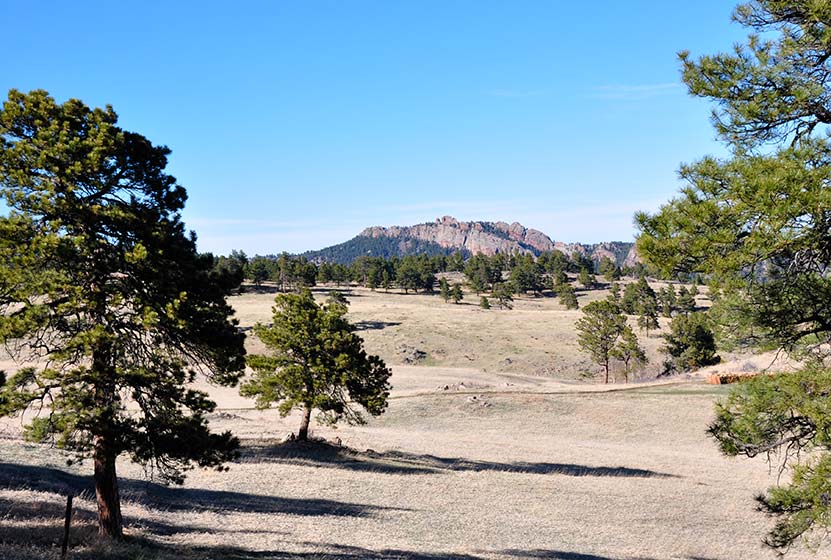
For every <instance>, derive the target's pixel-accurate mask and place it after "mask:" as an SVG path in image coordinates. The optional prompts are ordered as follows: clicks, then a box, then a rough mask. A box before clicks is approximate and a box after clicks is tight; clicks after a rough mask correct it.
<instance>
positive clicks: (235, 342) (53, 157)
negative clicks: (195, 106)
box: [0, 90, 244, 538]
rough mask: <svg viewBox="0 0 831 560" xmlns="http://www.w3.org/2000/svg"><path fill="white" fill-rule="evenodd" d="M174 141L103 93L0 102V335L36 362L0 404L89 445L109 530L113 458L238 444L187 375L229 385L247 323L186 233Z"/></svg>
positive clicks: (70, 446) (167, 475) (225, 453)
mask: <svg viewBox="0 0 831 560" xmlns="http://www.w3.org/2000/svg"><path fill="white" fill-rule="evenodd" d="M169 153H170V152H169V150H168V149H167V148H164V147H159V146H154V145H152V144H151V143H150V141H148V140H147V139H146V138H144V137H143V136H141V135H139V134H136V133H133V132H128V131H126V130H123V129H121V128H119V127H118V126H117V116H116V114H115V112H114V111H113V110H112V108H111V107H107V108H105V109H90V108H88V107H87V106H86V105H84V104H83V103H82V102H81V101H78V100H76V99H71V100H69V101H67V102H65V103H63V104H58V103H56V102H55V100H54V99H53V98H52V97H50V96H49V95H48V94H47V93H46V92H45V91H32V92H30V93H28V94H24V93H20V92H18V91H15V90H12V91H10V92H9V99H8V101H6V102H5V103H4V104H3V108H2V111H0V195H2V197H3V199H4V200H5V203H6V205H7V207H8V208H9V213H8V215H6V216H5V217H2V218H0V293H2V297H1V298H0V306H2V313H0V341H2V342H3V343H6V344H8V346H7V348H8V347H15V348H17V350H18V351H19V355H18V356H17V358H18V359H19V360H20V361H23V362H28V364H34V365H30V366H29V367H21V368H20V369H18V370H17V372H15V373H14V374H13V375H12V376H11V377H10V379H8V380H7V382H6V384H5V386H4V388H3V392H2V398H0V400H2V401H3V402H4V406H3V407H2V412H3V413H19V412H24V411H27V410H33V409H34V410H37V409H38V407H40V406H41V405H43V404H46V405H47V406H48V409H49V414H48V415H42V416H37V417H36V419H35V420H34V421H32V423H31V424H30V425H29V427H28V429H27V432H26V433H27V436H28V437H30V438H32V439H36V440H47V439H49V440H51V441H54V442H55V443H56V444H57V446H58V447H61V448H64V449H67V450H71V451H74V452H76V453H77V454H78V455H79V456H81V457H87V456H91V457H92V459H93V466H94V481H95V492H96V497H97V503H98V527H99V533H101V534H102V535H106V536H109V537H113V538H120V537H121V536H122V518H121V505H120V498H119V492H118V480H117V473H116V458H117V457H118V456H120V455H122V454H128V455H129V457H130V458H131V459H132V460H133V461H136V462H138V463H141V464H143V465H145V466H146V467H147V468H150V469H153V470H154V471H155V472H156V473H158V474H159V475H160V476H161V477H163V478H164V479H165V480H168V481H172V482H181V481H182V479H183V472H184V471H185V470H186V469H188V468H189V467H190V466H191V465H192V464H193V463H196V464H197V465H200V466H206V467H207V466H216V467H218V466H220V465H221V464H222V463H223V462H224V461H226V460H228V459H230V458H232V457H234V455H235V453H236V451H235V449H236V447H237V445H238V442H237V440H236V438H233V437H232V436H231V435H230V433H227V432H226V433H223V434H212V433H211V432H210V431H209V430H208V424H207V420H206V419H205V414H206V413H208V412H211V411H212V410H213V409H214V406H215V405H214V403H213V402H211V401H210V400H209V399H208V397H207V395H206V394H205V393H202V392H200V391H196V390H194V389H192V388H191V387H189V385H190V383H191V382H192V381H194V380H195V378H196V376H197V375H204V376H206V377H207V378H208V379H210V380H212V381H213V382H216V383H220V384H224V385H233V384H235V383H236V382H237V380H238V379H239V377H240V376H241V375H242V373H243V368H244V349H243V339H244V335H242V334H240V333H238V332H237V329H236V327H235V323H234V322H232V321H231V319H230V317H231V315H232V313H233V312H232V310H231V308H230V307H229V306H228V305H227V304H226V302H225V296H226V295H228V294H229V293H230V291H231V287H232V286H231V285H230V284H229V283H228V282H227V281H226V279H225V278H223V277H222V276H219V274H221V273H220V272H217V271H215V270H214V271H212V261H213V259H212V258H211V257H210V255H207V256H200V255H199V254H197V252H196V243H195V236H194V235H193V234H191V235H188V234H186V233H185V229H184V225H183V224H182V222H181V220H180V213H181V211H182V208H183V207H184V203H185V199H186V194H185V189H184V188H182V187H181V186H179V185H177V184H176V180H175V178H173V177H172V176H170V175H167V174H166V173H165V172H164V169H165V166H166V165H167V155H168V154H169ZM12 342H14V343H15V344H14V345H12V344H10V343H12Z"/></svg>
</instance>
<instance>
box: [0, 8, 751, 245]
mask: <svg viewBox="0 0 831 560" xmlns="http://www.w3.org/2000/svg"><path fill="white" fill-rule="evenodd" d="M734 4H735V3H734V2H730V1H712V0H700V1H697V2H681V1H675V2H668V1H666V0H654V1H645V0H644V1H637V0H633V1H628V2H625V1H622V0H595V1H593V2H575V1H571V2H566V1H557V0H548V1H523V0H502V1H486V0H476V1H455V0H435V1H427V0H409V1H404V0H374V1H360V0H333V1H328V2H324V1H313V0H309V1H299V0H298V1H292V2H290V1H276V0H275V1H263V2H246V1H240V2H235V3H231V2H209V1H204V0H203V1H200V2H185V1H165V2H154V1H143V2H112V1H109V2H84V1H80V0H79V1H78V2H65V1H60V2H59V1H57V0H54V1H42V2H32V1H30V0H20V1H11V0H0V21H3V22H4V25H3V29H4V31H3V35H4V42H5V44H6V49H5V54H4V56H3V57H2V61H0V92H3V97H5V92H6V91H7V90H8V89H9V88H17V89H20V90H23V91H28V90H31V89H36V88H42V89H46V90H48V91H49V92H50V93H51V94H52V95H53V96H54V97H56V98H57V99H58V100H59V101H64V100H66V99H68V98H71V97H76V98H80V99H82V100H84V101H85V102H86V103H87V104H88V105H95V106H102V105H105V104H107V103H109V104H111V105H113V107H114V108H115V110H116V111H117V112H118V114H119V116H120V124H121V126H123V127H124V128H127V129H129V130H134V131H136V132H139V133H141V134H144V135H145V136H147V137H148V138H150V139H151V140H152V141H153V142H154V143H157V144H165V145H167V146H169V147H170V148H171V149H172V150H173V153H172V155H171V158H170V166H169V170H170V172H171V173H172V174H173V175H175V176H176V177H177V178H178V180H179V182H180V183H181V184H182V185H183V186H184V187H186V188H187V191H188V194H189V200H188V204H187V208H186V210H185V213H184V217H185V221H186V223H187V225H188V227H190V228H192V229H194V230H196V232H197V234H198V237H199V248H200V250H203V251H213V252H216V253H227V252H229V251H230V250H231V249H243V250H245V251H246V252H247V253H249V254H255V253H259V254H266V253H277V252H280V251H290V252H298V251H303V250H307V249H317V248H322V247H324V246H327V245H332V244H335V243H339V242H342V241H345V240H347V239H349V238H351V237H353V236H354V235H356V234H357V233H359V232H360V231H361V230H362V229H363V228H364V227H366V226H370V225H410V224H414V223H419V222H425V221H432V220H433V219H435V218H436V217H438V216H442V215H445V214H450V215H453V216H456V217H457V218H460V219H466V220H470V219H476V220H504V221H508V222H512V221H519V222H521V223H523V224H524V225H526V226H528V227H534V228H536V229H540V230H542V231H543V232H545V233H547V234H548V235H549V236H551V237H552V238H554V239H556V240H560V241H567V242H570V241H582V242H597V241H603V240H631V239H632V236H633V232H634V229H633V227H632V219H631V217H632V213H633V212H634V211H635V210H637V209H647V210H654V209H656V208H657V207H658V205H659V204H660V203H661V202H663V201H665V200H667V199H668V198H669V197H671V196H672V195H673V193H675V192H676V191H677V189H678V188H679V186H680V184H679V182H678V179H677V174H676V171H677V169H678V166H679V164H680V163H681V162H685V161H692V160H695V159H698V158H699V157H701V156H702V155H705V154H718V153H722V151H723V150H722V148H721V147H720V146H719V144H718V143H716V141H715V139H714V133H713V131H712V128H711V126H710V123H709V120H708V117H709V112H710V106H709V104H708V103H707V102H706V101H703V100H700V99H693V98H691V97H689V96H688V95H687V93H686V90H685V88H684V87H683V85H682V84H681V83H680V79H679V76H680V70H679V69H680V66H679V64H678V61H677V56H676V54H677V52H678V51H679V50H682V49H688V50H690V51H691V52H692V53H693V54H705V53H713V52H717V51H724V50H728V49H730V48H731V46H732V45H733V44H734V43H735V42H737V41H739V40H741V39H742V37H744V35H745V30H743V29H742V28H741V27H740V26H738V25H737V24H735V23H732V22H731V20H730V14H731V12H732V10H733V7H734Z"/></svg>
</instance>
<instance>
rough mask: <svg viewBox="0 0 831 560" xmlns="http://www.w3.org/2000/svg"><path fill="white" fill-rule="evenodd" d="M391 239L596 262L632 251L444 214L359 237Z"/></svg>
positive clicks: (376, 229) (621, 245)
mask: <svg viewBox="0 0 831 560" xmlns="http://www.w3.org/2000/svg"><path fill="white" fill-rule="evenodd" d="M361 236H363V237H367V238H375V239H377V238H392V239H397V240H399V241H400V243H399V246H402V247H403V246H404V245H403V243H404V242H405V241H406V240H414V239H416V240H420V241H424V242H428V243H435V244H436V245H437V246H439V247H441V248H443V249H448V250H456V251H467V252H468V253H471V254H477V253H481V254H485V255H495V254H497V253H501V254H515V253H530V254H534V255H538V254H540V253H542V252H546V251H554V250H556V251H560V252H562V253H565V254H567V255H569V256H572V255H574V254H575V253H578V254H581V255H588V256H589V257H590V258H592V259H593V260H596V261H599V260H600V259H602V258H603V257H608V258H610V259H612V260H613V261H615V262H617V263H618V264H623V255H626V254H627V252H628V253H630V254H631V251H630V250H629V246H630V245H631V243H619V242H613V243H599V244H597V245H590V246H586V245H582V244H580V243H563V242H560V241H553V240H552V239H551V238H550V237H548V236H547V235H546V234H544V233H543V232H541V231H539V230H536V229H532V228H526V227H525V226H523V225H522V224H520V223H518V222H514V223H512V224H508V223H507V222H462V221H459V220H457V219H456V218H454V217H452V216H443V217H441V218H438V219H436V220H435V221H434V222H429V223H425V224H418V225H414V226H407V227H402V226H391V227H380V226H374V227H369V228H366V229H365V230H364V231H362V232H361V233H360V235H359V237H361Z"/></svg>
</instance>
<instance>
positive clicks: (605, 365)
mask: <svg viewBox="0 0 831 560" xmlns="http://www.w3.org/2000/svg"><path fill="white" fill-rule="evenodd" d="M603 367H604V368H606V384H607V385H608V383H609V362H606V363H605V364H603Z"/></svg>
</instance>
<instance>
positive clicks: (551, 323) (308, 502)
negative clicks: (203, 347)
mask: <svg viewBox="0 0 831 560" xmlns="http://www.w3.org/2000/svg"><path fill="white" fill-rule="evenodd" d="M319 292H320V295H321V296H324V295H325V291H324V290H319ZM273 295H274V294H273V293H270V292H269V290H261V291H258V292H253V291H252V292H249V293H246V294H243V295H241V296H237V297H234V298H233V304H234V306H235V308H236V309H237V311H238V316H239V318H240V320H241V323H242V325H245V326H248V325H251V324H253V323H254V322H256V321H264V322H267V321H268V320H269V318H270V314H271V311H270V307H271V302H272V299H273ZM348 296H349V298H350V301H351V302H352V305H351V310H350V316H351V318H352V320H353V322H356V323H357V324H358V325H359V327H360V328H361V334H362V336H364V337H365V339H366V345H367V348H368V350H369V351H370V352H373V353H377V354H380V355H381V356H382V357H383V358H384V359H386V360H387V361H388V363H389V364H391V365H392V366H393V372H394V373H393V377H392V384H393V392H392V398H391V399H390V406H389V409H388V411H387V413H386V414H384V415H383V416H381V417H379V418H375V419H371V421H370V422H369V424H368V425H366V426H360V427H350V426H341V427H339V428H338V429H332V428H324V427H317V428H316V429H315V434H314V435H316V436H318V437H321V438H325V439H326V440H328V441H330V442H340V445H336V444H322V443H317V444H308V445H299V444H284V445H279V444H278V442H279V441H280V440H281V439H282V438H283V437H284V436H285V435H286V434H287V433H288V432H290V431H292V430H293V429H296V424H297V418H296V417H289V418H286V419H281V418H280V417H279V416H278V414H277V413H276V412H274V411H258V410H254V409H253V408H252V403H251V401H249V400H246V399H243V398H241V397H239V396H238V395H237V394H236V393H235V392H234V390H230V389H222V390H219V389H217V388H210V389H209V390H210V391H211V393H212V394H213V395H214V397H215V398H216V399H217V401H218V402H219V405H220V410H219V411H217V413H215V414H214V415H213V416H212V418H211V422H212V424H213V425H215V426H216V428H217V429H225V428H230V429H232V430H233V431H234V432H235V433H237V434H238V435H239V436H240V437H241V438H242V440H243V450H242V457H241V458H240V460H239V461H237V462H235V463H233V464H231V465H230V469H229V470H228V471H227V472H215V471H202V470H195V471H192V472H191V474H190V476H189V478H188V480H187V482H186V484H185V485H184V486H183V487H164V486H161V485H159V484H157V483H155V482H153V481H151V480H148V479H147V477H146V475H145V473H144V472H143V471H142V470H141V469H140V468H138V467H136V466H135V465H131V464H129V463H127V462H124V463H122V464H120V467H119V468H120V474H121V476H122V482H121V491H122V496H123V500H124V514H125V518H126V520H125V521H126V524H127V533H128V535H129V536H130V541H129V542H128V543H127V544H125V545H119V546H116V547H108V546H107V545H105V544H101V543H98V542H97V541H96V538H95V537H94V532H95V503H94V499H92V494H91V492H90V472H91V465H90V464H88V463H87V464H83V465H80V466H71V467H69V466H67V465H66V457H65V456H64V455H62V454H61V453H60V452H58V451H56V450H54V449H51V448H49V447H47V446H41V445H34V444H29V443H25V442H23V441H22V439H21V438H20V420H4V421H3V423H2V424H0V453H2V457H0V558H3V559H7V558H8V559H12V558H25V559H35V558H38V559H39V558H58V557H59V541H60V535H61V531H62V519H61V518H62V515H63V507H64V505H63V504H64V498H62V494H65V493H66V492H78V493H80V497H79V498H78V499H77V500H76V506H77V510H76V516H75V520H74V522H73V523H74V525H73V542H72V550H71V552H70V556H69V557H70V558H135V559H151V558H160V559H174V558H175V559H186V560H192V559H197V558H205V559H208V558H222V559H240V560H242V559H252V560H253V559H268V558H276V559H332V560H345V559H349V560H357V559H364V558H365V559H375V560H381V559H384V560H391V559H398V558H401V559H413V560H438V559H451V560H479V559H496V558H502V559H513V560H521V559H528V560H530V559H559V560H611V559H632V560H658V559H670V558H679V559H687V560H716V559H718V560H740V559H757V558H773V557H774V554H773V553H772V552H771V551H770V550H768V549H766V548H765V547H764V546H763V544H762V542H761V538H762V536H763V534H764V532H765V531H766V529H767V528H769V527H770V524H771V520H770V519H767V518H765V517H764V516H763V515H762V514H760V513H758V512H756V511H755V503H754V500H753V496H754V495H755V494H758V493H759V492H761V491H763V490H764V489H765V488H767V487H768V486H770V485H772V484H774V483H775V482H776V474H777V473H776V471H775V470H773V471H770V470H769V469H768V466H767V464H766V463H765V462H764V461H762V460H754V461H750V460H740V459H728V458H725V457H722V456H721V455H720V454H719V453H718V451H717V449H716V446H715V444H714V443H713V442H712V441H711V440H709V439H708V438H707V436H706V433H705V430H706V427H707V424H708V421H709V419H710V418H711V415H712V405H713V402H714V401H715V400H716V399H717V398H719V396H721V395H723V394H724V388H722V387H719V386H709V385H704V384H703V383H702V382H701V381H700V378H698V377H684V378H678V379H673V380H669V381H649V379H650V378H652V377H653V376H654V373H655V371H657V369H658V366H656V365H654V366H652V367H651V368H649V369H647V371H646V372H645V374H644V376H643V377H644V378H645V379H644V380H639V381H638V382H633V383H630V384H628V385H626V384H624V383H618V384H616V385H610V386H608V387H607V386H603V385H601V384H599V383H598V382H597V381H596V380H590V379H586V378H585V375H583V374H584V372H596V371H597V368H596V367H595V366H592V365H591V364H590V362H589V361H588V360H586V359H585V358H584V357H583V356H581V355H580V354H579V352H578V351H577V344H576V336H575V334H574V333H573V328H572V327H573V323H574V321H575V320H576V318H577V317H579V314H580V313H579V311H576V312H572V311H565V310H564V309H563V308H562V307H561V306H560V305H559V304H558V303H557V302H556V300H555V299H553V298H536V299H535V298H523V299H521V300H519V301H517V302H516V306H515V309H514V310H512V311H501V310H498V309H492V310H490V311H485V310H481V309H479V307H478V297H475V296H474V295H472V294H466V299H465V300H464V301H463V302H462V304H461V305H453V304H445V303H443V302H442V301H441V300H440V298H438V297H436V296H423V295H407V296H405V295H401V294H398V293H392V292H391V293H389V294H387V293H384V292H383V291H379V292H371V291H369V290H363V289H352V290H350V292H349V293H348ZM604 296H605V294H604V293H602V292H599V291H598V292H593V293H588V294H581V296H580V302H581V304H585V303H586V302H587V301H588V300H589V299H592V298H597V297H604ZM641 339H642V341H643V342H644V343H645V345H646V346H647V348H648V350H649V354H650V357H651V358H652V361H653V363H655V364H658V363H659V362H660V357H659V355H658V347H659V346H660V343H661V340H660V339H659V338H657V337H655V336H653V337H651V338H649V339H646V340H645V339H644V338H643V336H642V335H641ZM413 349H415V350H418V351H421V352H423V353H424V355H423V356H422V357H421V358H420V359H418V360H416V363H414V364H409V365H408V364H406V363H405V362H406V361H407V360H410V361H412V359H413V356H416V354H415V353H414V352H413ZM249 350H250V351H255V352H256V351H260V350H261V348H259V347H258V344H257V342H256V341H255V340H251V341H250V346H249ZM766 359H767V357H755V358H754V357H736V360H735V361H733V362H730V363H727V364H725V365H722V366H717V367H721V368H726V369H729V368H735V367H744V368H747V367H750V366H749V365H748V362H750V363H753V364H755V365H754V366H753V367H764V366H766V365H768V363H767V362H766V361H765V360H766ZM10 365H11V364H6V366H7V367H8V366H10ZM0 367H2V366H0ZM829 555H831V552H829V549H828V548H824V549H820V550H819V551H818V552H816V553H813V552H810V551H807V550H804V549H797V550H794V551H792V552H791V553H790V555H789V556H790V557H791V558H794V559H801V558H828V557H829Z"/></svg>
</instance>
